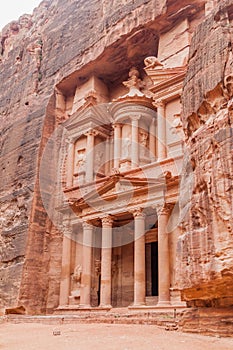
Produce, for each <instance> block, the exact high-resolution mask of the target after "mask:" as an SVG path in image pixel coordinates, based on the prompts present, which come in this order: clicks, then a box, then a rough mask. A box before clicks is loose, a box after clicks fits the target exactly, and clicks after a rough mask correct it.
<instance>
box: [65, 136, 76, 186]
mask: <svg viewBox="0 0 233 350" xmlns="http://www.w3.org/2000/svg"><path fill="white" fill-rule="evenodd" d="M73 174H74V142H71V143H70V144H69V148H68V154H67V166H66V187H72V185H73Z"/></svg>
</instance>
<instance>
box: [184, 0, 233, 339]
mask: <svg viewBox="0 0 233 350" xmlns="http://www.w3.org/2000/svg"><path fill="white" fill-rule="evenodd" d="M232 9H233V8H232V2H231V1H225V2H221V5H220V8H218V9H216V10H215V12H214V13H213V12H212V14H211V15H209V16H208V17H207V18H206V20H205V21H204V22H203V23H201V24H200V25H199V27H198V28H197V30H196V32H195V34H194V37H193V40H192V43H191V47H190V58H189V63H188V72H187V76H186V79H185V83H184V91H183V98H182V100H183V126H184V131H185V133H186V163H185V170H184V177H183V181H182V183H181V207H182V211H181V216H182V217H183V219H182V235H181V237H180V239H179V242H178V260H179V261H180V263H179V268H178V270H179V272H178V274H179V278H178V279H179V283H180V288H181V290H182V295H183V298H184V299H185V300H186V301H188V305H190V306H196V307H202V306H207V307H222V309H220V311H216V314H214V311H212V312H213V315H214V316H213V318H212V323H213V324H214V323H215V326H216V324H217V322H220V323H221V321H220V319H221V317H222V318H223V316H224V307H229V306H231V305H232V303H233V274H232V270H233V235H232V232H233V231H232V229H233V227H232V205H233V201H232V198H233V197H232V195H233V189H232V178H233V177H232V176H233V167H232V147H233V143H232V142H233V141H232V140H233V138H232V123H233V119H232V117H233V115H232V97H233V90H232V77H233V76H232V74H233V65H232V64H233V63H232V62H233V61H232V39H233V27H232V15H233V12H232ZM187 184H189V191H186V192H185V189H187ZM182 193H183V194H184V193H185V195H186V196H183V197H182ZM225 312H226V313H227V309H225ZM207 314H208V313H207ZM207 314H205V315H204V316H203V313H202V311H200V314H199V316H198V317H197V318H199V317H200V319H202V316H203V317H204V318H205V317H208V316H207ZM201 315H202V316H201ZM209 317H210V318H211V311H210V313H209ZM197 318H196V320H197ZM204 318H203V319H202V321H200V324H201V323H202V322H203V324H202V326H200V327H202V328H203V327H204V323H205V320H204ZM203 320H204V321H203ZM189 322H190V319H189ZM194 323H195V322H194ZM187 324H188V322H187ZM230 324H231V323H228V325H227V323H226V324H225V329H226V332H227V329H228V332H229V333H230V332H232V326H230ZM213 327H214V326H213ZM228 327H230V328H228ZM230 329H231V331H230Z"/></svg>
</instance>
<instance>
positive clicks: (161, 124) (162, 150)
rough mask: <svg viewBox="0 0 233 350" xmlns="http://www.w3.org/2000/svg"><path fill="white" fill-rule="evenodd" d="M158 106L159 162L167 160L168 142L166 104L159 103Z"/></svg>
mask: <svg viewBox="0 0 233 350" xmlns="http://www.w3.org/2000/svg"><path fill="white" fill-rule="evenodd" d="M156 105H157V118H158V119H157V120H158V122H157V123H158V124H157V126H158V160H163V159H166V158H167V145H166V144H167V140H166V138H167V137H166V113H165V108H166V106H165V103H164V102H163V101H159V102H158V103H156Z"/></svg>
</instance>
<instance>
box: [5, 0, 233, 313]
mask: <svg viewBox="0 0 233 350" xmlns="http://www.w3.org/2000/svg"><path fill="white" fill-rule="evenodd" d="M205 2H206V1H204V0H203V1H201V0H182V1H181V2H177V1H176V0H167V1H166V0H130V1H125V0H121V1H119V0H111V1H105V0H102V1H100V0H91V1H86V0H78V1H75V0H69V1H67V2H66V6H64V1H61V0H52V1H42V3H41V4H40V6H39V7H38V8H37V9H35V11H34V13H33V15H32V16H22V17H21V18H20V19H19V20H18V21H15V22H13V23H11V24H9V25H8V26H6V27H5V28H4V29H3V31H2V33H1V40H0V42H1V56H0V57H1V63H0V74H1V82H3V83H2V84H1V86H0V96H1V101H0V114H1V135H0V149H1V165H0V178H1V183H0V190H1V194H0V211H1V222H0V291H1V300H0V307H8V308H13V307H17V306H20V305H23V306H24V307H25V308H26V310H27V312H28V313H39V312H40V313H41V312H50V311H52V310H53V309H54V308H56V307H57V306H58V296H59V280H60V268H61V246H62V244H61V241H62V237H61V233H60V232H58V230H57V229H56V228H55V227H53V225H52V223H51V222H50V220H49V218H48V216H47V213H46V211H45V209H44V207H43V203H42V200H41V196H40V188H39V180H40V179H39V168H40V161H41V157H42V155H43V149H44V147H45V145H46V142H47V140H48V138H49V137H50V135H51V134H52V133H53V131H54V130H55V128H56V126H57V125H58V124H59V123H60V122H61V121H62V118H63V117H64V113H63V112H64V111H62V110H59V109H58V108H57V98H58V95H59V94H60V92H61V91H62V96H63V98H67V99H68V98H69V95H70V94H72V93H73V91H74V88H75V86H76V85H75V84H76V83H77V80H78V79H84V78H85V74H87V73H88V72H94V71H95V70H98V72H99V74H100V76H101V78H103V79H107V80H111V79H112V81H113V83H114V81H117V80H119V79H120V78H121V80H122V78H126V75H127V72H128V70H129V68H130V67H131V66H132V65H139V66H140V65H141V64H142V62H143V59H144V58H145V57H146V56H148V55H156V54H157V46H158V40H159V36H160V35H163V33H165V32H167V31H169V30H170V29H171V28H173V27H174V26H175V25H176V24H177V23H180V21H182V19H185V18H188V19H189V20H190V26H189V28H188V32H189V34H190V35H191V34H192V32H193V30H194V28H195V27H196V25H197V24H198V23H200V22H201V24H200V25H199V26H198V27H197V30H196V32H195V34H194V36H193V39H192V44H191V48H190V54H189V62H188V72H187V76H186V79H185V83H184V93H183V98H182V100H183V127H184V131H185V134H186V154H185V160H186V162H187V163H185V167H184V176H183V179H182V182H181V200H180V205H181V217H182V235H181V237H180V239H179V242H178V256H177V260H178V268H177V274H178V279H179V281H180V282H179V287H180V289H181V290H182V295H183V298H184V299H185V300H187V301H188V303H189V305H190V306H215V307H216V306H218V307H228V306H230V305H232V288H233V284H232V264H233V260H232V256H233V252H232V249H233V243H232V158H231V157H232V127H231V125H232V98H233V92H232V91H233V88H232V65H231V64H232V18H233V6H232V1H230V0H228V1H224V2H221V4H220V8H219V9H218V8H216V11H215V12H213V13H212V14H210V15H209V16H208V17H207V18H206V19H205V20H203V17H204V4H205ZM84 28H85V30H84ZM172 40H173V38H172ZM58 140H59V138H58ZM56 146H58V148H59V141H58V143H57V145H56ZM54 147H55V146H54ZM51 152H53V154H52V156H51V159H52V160H51V161H50V162H49V165H48V169H47V177H46V179H45V181H46V182H47V188H48V191H49V188H50V192H51V191H52V189H53V181H54V173H55V172H56V160H57V158H56V157H57V154H56V153H55V149H54V150H53V147H52V148H51ZM187 184H189V185H190V186H189V189H190V191H189V193H188V194H186V191H185V190H186V189H187ZM184 188H185V190H184Z"/></svg>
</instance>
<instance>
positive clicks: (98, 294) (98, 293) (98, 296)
mask: <svg viewBox="0 0 233 350" xmlns="http://www.w3.org/2000/svg"><path fill="white" fill-rule="evenodd" d="M98 282H99V283H98V290H97V298H98V306H99V305H100V285H101V275H99V281H98Z"/></svg>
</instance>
